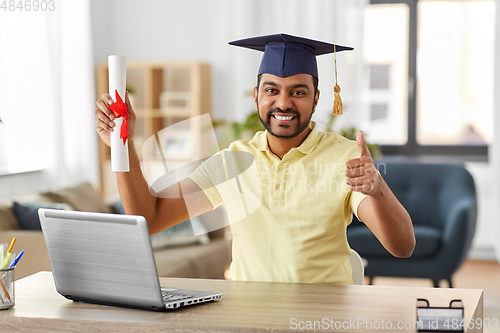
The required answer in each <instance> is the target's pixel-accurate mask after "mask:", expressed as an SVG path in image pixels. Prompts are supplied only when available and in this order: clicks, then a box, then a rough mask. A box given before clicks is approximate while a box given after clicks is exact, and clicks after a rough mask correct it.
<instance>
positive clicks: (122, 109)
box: [108, 90, 130, 145]
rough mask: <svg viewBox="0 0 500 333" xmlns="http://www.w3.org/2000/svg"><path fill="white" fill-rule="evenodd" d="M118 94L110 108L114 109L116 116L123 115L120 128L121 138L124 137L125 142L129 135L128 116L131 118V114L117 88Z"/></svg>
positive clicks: (116, 92)
mask: <svg viewBox="0 0 500 333" xmlns="http://www.w3.org/2000/svg"><path fill="white" fill-rule="evenodd" d="M115 94H116V102H114V103H113V104H111V105H110V106H109V107H108V108H109V109H110V110H111V111H113V113H114V114H115V117H116V118H120V117H123V124H122V127H121V130H120V139H123V144H124V145H125V142H126V141H127V139H128V137H129V135H128V118H130V114H129V113H128V111H127V104H125V103H123V100H122V99H121V97H120V94H119V93H118V90H115Z"/></svg>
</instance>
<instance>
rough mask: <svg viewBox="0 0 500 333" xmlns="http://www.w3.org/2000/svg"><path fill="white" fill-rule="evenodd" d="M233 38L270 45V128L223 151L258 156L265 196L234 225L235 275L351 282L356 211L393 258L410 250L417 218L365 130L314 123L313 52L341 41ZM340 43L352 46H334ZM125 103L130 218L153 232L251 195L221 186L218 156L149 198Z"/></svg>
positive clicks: (123, 187)
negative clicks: (346, 131) (345, 133)
mask: <svg viewBox="0 0 500 333" xmlns="http://www.w3.org/2000/svg"><path fill="white" fill-rule="evenodd" d="M230 44H232V45H236V46H242V47H246V48H250V49H255V50H259V51H264V55H263V58H262V62H261V66H260V68H259V72H258V79H257V81H258V83H257V86H256V87H255V88H254V98H255V106H256V109H257V111H258V113H259V117H260V119H261V121H262V123H263V124H264V126H265V128H266V130H265V131H263V132H258V133H256V134H255V136H254V137H253V138H252V139H251V140H248V141H236V142H233V143H232V144H231V145H230V146H229V148H228V149H226V150H224V151H223V153H222V155H223V156H224V155H225V154H229V155H231V153H232V152H233V158H234V159H235V160H236V161H235V164H238V161H237V157H234V156H239V155H238V153H242V152H243V153H247V155H249V156H253V159H254V160H255V162H256V165H257V169H258V178H259V179H255V183H256V184H259V185H258V186H260V193H259V197H262V203H261V204H260V206H259V207H258V208H257V209H256V210H255V211H253V212H251V213H248V212H247V213H248V214H246V215H245V217H244V218H242V219H240V220H239V221H237V222H235V223H232V224H231V231H232V233H233V247H232V250H233V261H232V263H231V275H232V278H233V279H235V280H246V281H275V282H301V283H336V284H350V283H352V277H351V274H352V273H351V267H350V264H349V260H348V259H349V256H350V253H351V250H350V248H349V244H348V242H347V236H346V228H347V225H348V224H349V223H350V222H351V220H352V214H353V213H354V214H356V215H357V216H358V218H359V219H360V220H361V221H363V222H364V223H365V224H366V225H367V226H368V227H369V228H370V229H371V230H372V232H373V233H374V234H375V236H376V237H377V238H378V239H379V240H380V241H381V243H382V244H383V245H384V247H385V248H386V249H387V250H388V251H389V252H391V253H392V254H393V255H394V256H397V257H408V256H410V255H411V253H412V252H413V249H414V246H415V236H414V233H413V227H412V222H411V219H410V217H409V215H408V213H407V212H406V210H405V209H404V208H403V206H402V205H401V204H400V203H399V202H398V200H397V199H396V198H395V197H394V195H393V194H392V192H391V190H390V189H389V187H388V186H387V184H386V183H385V182H384V180H383V179H382V177H381V176H380V174H379V173H378V172H377V170H376V168H375V166H374V164H373V160H372V158H371V156H370V152H369V150H368V148H367V145H366V142H365V140H364V137H363V133H362V132H359V133H358V135H357V140H356V141H350V140H347V139H346V138H344V137H342V136H340V135H337V134H334V133H324V132H321V131H319V130H318V129H317V127H316V124H315V123H314V122H313V121H311V117H312V115H313V113H314V112H315V109H316V105H317V103H318V100H319V95H320V92H319V91H318V72H317V65H316V56H317V55H320V54H325V53H332V52H333V51H334V45H333V44H328V43H323V42H318V41H314V40H310V39H305V38H300V37H295V36H290V35H284V34H279V35H270V36H263V37H255V38H250V39H245V40H240V41H236V42H232V43H230ZM335 49H336V51H337V52H340V51H342V50H350V49H351V48H349V47H343V46H340V45H336V46H335ZM110 102H112V101H111V99H110V97H109V95H104V96H103V100H101V101H98V103H97V105H98V107H99V108H98V109H97V110H96V117H97V123H96V129H97V131H98V133H99V135H100V136H101V138H102V139H103V141H104V142H105V143H107V144H108V145H109V131H112V127H113V126H114V123H113V121H112V120H113V116H112V113H111V112H110V111H109V109H108V107H107V105H108V104H109V103H110ZM127 105H128V107H129V111H130V113H131V117H130V120H129V127H130V128H131V131H130V132H131V134H130V137H129V147H130V148H129V149H130V152H129V153H130V165H131V171H130V173H118V174H117V177H118V185H119V190H120V197H121V199H122V202H123V205H124V208H125V211H126V212H127V214H136V215H143V216H145V217H146V220H147V221H148V225H149V229H150V232H151V233H156V232H159V231H161V230H163V229H166V228H168V227H171V226H173V225H175V224H178V223H180V222H182V221H185V220H187V219H188V218H189V217H190V216H191V217H192V216H195V215H199V214H202V213H204V212H207V211H209V210H211V209H214V208H216V207H218V206H219V205H220V204H222V203H226V205H230V204H231V203H230V202H231V199H232V198H239V197H240V196H244V195H245V194H246V193H241V191H242V186H241V184H240V183H238V186H233V188H232V190H227V188H226V189H223V188H222V187H220V186H219V187H218V186H217V185H219V184H220V181H219V180H218V179H220V170H218V169H219V168H217V167H214V166H216V164H217V163H215V161H217V158H218V156H217V155H214V156H213V157H211V158H209V159H208V160H207V161H205V162H203V163H202V164H201V165H200V167H198V169H197V170H196V171H195V172H194V173H192V174H191V175H190V176H189V177H188V178H186V179H184V180H181V181H180V182H179V184H174V185H172V186H170V187H168V188H167V189H165V190H164V191H162V192H163V193H162V195H160V196H152V195H150V191H149V188H148V185H147V183H146V181H145V180H144V178H143V176H142V172H141V170H140V167H139V162H138V159H137V154H136V153H135V149H134V145H133V128H134V126H135V114H134V113H133V110H132V106H131V105H130V101H129V100H128V97H127ZM223 159H224V158H223ZM226 162H227V161H225V162H224V172H225V175H226V179H227V177H228V176H227V175H228V173H227V171H226V169H225V168H226ZM224 172H223V173H224ZM179 189H181V191H182V194H181V195H180V197H179V196H178V195H177V196H176V193H178V192H179ZM169 193H171V195H169ZM187 194H189V197H190V200H192V202H196V203H197V204H196V206H195V207H194V208H193V207H190V210H189V213H188V211H187V209H186V205H185V202H184V198H183V195H184V196H186V195H187ZM190 206H192V205H190ZM229 208H232V207H228V209H229Z"/></svg>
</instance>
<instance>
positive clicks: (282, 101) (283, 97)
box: [276, 94, 292, 111]
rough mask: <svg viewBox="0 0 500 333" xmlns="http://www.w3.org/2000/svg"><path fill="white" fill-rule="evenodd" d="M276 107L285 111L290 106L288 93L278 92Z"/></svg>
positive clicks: (290, 99)
mask: <svg viewBox="0 0 500 333" xmlns="http://www.w3.org/2000/svg"><path fill="white" fill-rule="evenodd" d="M276 107H278V108H280V109H281V110H283V111H285V110H287V109H290V108H291V107H292V97H291V96H290V95H289V94H280V95H279V96H278V99H277V100H276Z"/></svg>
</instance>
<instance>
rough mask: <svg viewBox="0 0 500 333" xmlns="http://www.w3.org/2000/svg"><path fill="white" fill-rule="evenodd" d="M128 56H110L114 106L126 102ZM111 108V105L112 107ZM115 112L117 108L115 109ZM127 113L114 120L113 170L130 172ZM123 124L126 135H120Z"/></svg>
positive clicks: (112, 133)
mask: <svg viewBox="0 0 500 333" xmlns="http://www.w3.org/2000/svg"><path fill="white" fill-rule="evenodd" d="M126 65H127V58H125V57H124V56H119V55H110V56H109V57H108V73H109V94H110V95H111V97H112V98H113V101H114V102H115V103H114V104H113V105H111V106H112V107H114V106H115V105H117V107H118V108H120V106H123V103H125V86H126V81H127V66H126ZM110 109H111V107H110ZM113 112H115V110H113ZM124 113H125V114H126V115H117V113H116V112H115V116H116V118H115V119H114V120H113V121H114V122H115V124H116V126H115V127H114V130H113V132H111V171H112V172H129V171H130V166H129V156H128V140H127V138H128V113H127V111H126V107H125V111H124ZM122 126H123V127H125V128H123V130H126V132H127V133H126V137H125V138H124V135H123V134H122V135H120V134H121V133H123V130H122Z"/></svg>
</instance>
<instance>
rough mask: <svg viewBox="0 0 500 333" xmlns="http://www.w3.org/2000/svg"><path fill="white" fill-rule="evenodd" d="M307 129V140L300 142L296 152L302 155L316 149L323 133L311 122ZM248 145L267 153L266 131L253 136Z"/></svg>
mask: <svg viewBox="0 0 500 333" xmlns="http://www.w3.org/2000/svg"><path fill="white" fill-rule="evenodd" d="M309 128H310V129H311V132H310V133H309V135H308V136H307V138H306V139H305V140H304V142H302V144H301V145H300V146H298V147H297V150H298V151H300V152H301V153H302V154H305V155H307V154H309V153H310V152H312V151H313V150H314V148H316V146H317V145H318V143H319V141H320V140H321V138H322V137H323V133H322V132H320V131H318V129H317V126H316V122H314V121H311V122H310V123H309ZM250 143H251V144H252V145H253V146H254V147H255V148H257V149H259V150H261V151H269V146H268V143H267V131H260V132H257V133H256V134H255V136H254V137H253V138H252V140H250Z"/></svg>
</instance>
